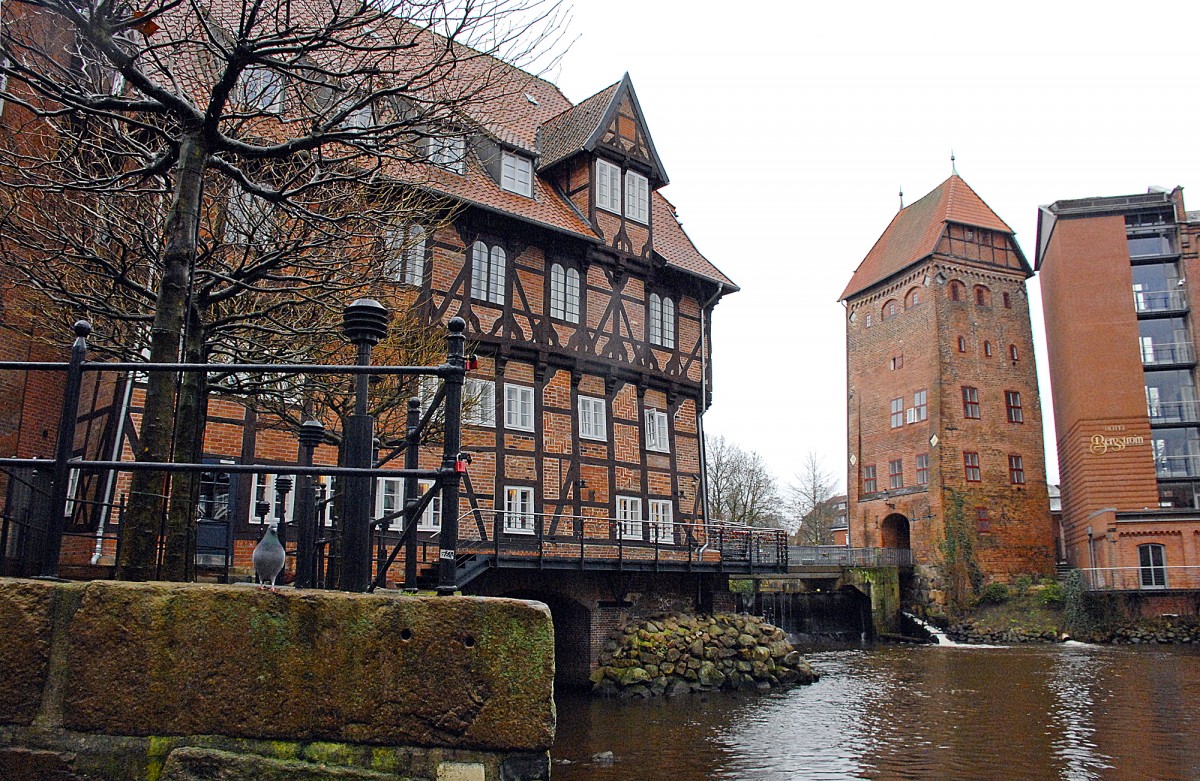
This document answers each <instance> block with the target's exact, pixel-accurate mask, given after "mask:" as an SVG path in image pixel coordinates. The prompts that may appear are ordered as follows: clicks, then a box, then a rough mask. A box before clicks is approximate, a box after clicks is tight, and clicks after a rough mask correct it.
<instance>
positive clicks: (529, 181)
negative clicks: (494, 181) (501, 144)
mask: <svg viewBox="0 0 1200 781" xmlns="http://www.w3.org/2000/svg"><path fill="white" fill-rule="evenodd" d="M500 187H501V188H502V189H505V190H508V191H509V192H510V193H516V194H517V195H524V196H525V197H526V198H532V197H533V162H532V161H531V160H530V159H529V158H528V157H523V156H521V155H516V154H513V153H512V152H504V153H502V154H501V155H500Z"/></svg>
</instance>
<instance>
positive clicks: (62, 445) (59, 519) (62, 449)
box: [41, 320, 92, 578]
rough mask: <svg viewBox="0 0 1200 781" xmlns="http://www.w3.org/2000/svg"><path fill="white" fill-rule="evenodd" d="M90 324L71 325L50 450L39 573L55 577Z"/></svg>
mask: <svg viewBox="0 0 1200 781" xmlns="http://www.w3.org/2000/svg"><path fill="white" fill-rule="evenodd" d="M91 332H92V324H91V323H89V322H88V321H86V320H79V321H77V322H76V323H75V343H74V344H73V345H72V346H71V361H70V365H69V366H68V368H67V384H66V388H65V389H64V390H63V405H62V417H61V418H60V419H59V422H58V442H57V445H56V447H55V449H54V484H53V485H54V493H53V495H52V496H51V500H50V523H49V526H48V528H47V529H46V540H45V545H44V547H43V548H42V567H41V574H42V575H43V576H44V577H51V578H53V577H58V557H59V554H60V553H62V535H63V529H64V527H65V525H66V521H67V518H66V516H67V499H68V497H67V483H68V482H70V475H71V468H70V464H69V461H70V459H71V451H72V450H73V449H74V448H75V421H76V419H77V418H78V417H79V393H80V391H81V390H82V388H83V362H84V361H85V360H87V337H88V335H89V334H91Z"/></svg>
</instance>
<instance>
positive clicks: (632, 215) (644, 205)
mask: <svg viewBox="0 0 1200 781" xmlns="http://www.w3.org/2000/svg"><path fill="white" fill-rule="evenodd" d="M625 216H626V217H628V218H629V219H631V220H633V221H634V222H640V223H642V224H643V225H645V224H647V223H649V222H650V182H649V181H648V180H647V179H646V177H644V176H642V175H641V174H639V173H634V172H633V171H629V172H627V173H626V174H625Z"/></svg>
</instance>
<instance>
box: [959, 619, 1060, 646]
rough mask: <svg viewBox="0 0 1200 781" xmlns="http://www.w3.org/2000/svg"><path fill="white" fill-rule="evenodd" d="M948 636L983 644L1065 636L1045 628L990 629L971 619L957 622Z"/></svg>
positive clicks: (1051, 640)
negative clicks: (976, 623)
mask: <svg viewBox="0 0 1200 781" xmlns="http://www.w3.org/2000/svg"><path fill="white" fill-rule="evenodd" d="M946 637H948V638H950V639H951V640H953V641H954V642H956V643H978V644H982V645H997V644H1003V645H1011V644H1012V643H1057V642H1060V641H1061V640H1063V639H1064V638H1063V637H1062V635H1060V634H1059V633H1058V632H1054V631H1050V630H1045V629H1041V630H1039V629H1030V628H1023V627H1013V628H1011V629H989V628H985V627H979V626H976V625H975V624H974V623H972V622H971V621H964V622H962V623H960V624H955V625H954V626H951V627H950V628H949V629H947V630H946Z"/></svg>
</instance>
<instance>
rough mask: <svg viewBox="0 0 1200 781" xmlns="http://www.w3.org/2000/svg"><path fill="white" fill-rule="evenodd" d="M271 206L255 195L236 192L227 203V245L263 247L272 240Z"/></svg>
mask: <svg viewBox="0 0 1200 781" xmlns="http://www.w3.org/2000/svg"><path fill="white" fill-rule="evenodd" d="M271 230H272V225H271V209H270V205H269V204H268V203H267V202H266V201H264V200H263V199H262V198H258V197H256V196H255V195H254V193H251V192H247V191H246V190H241V189H238V190H235V191H233V192H232V193H230V195H229V200H228V201H226V202H225V231H224V236H223V238H224V240H225V243H226V244H233V245H240V246H249V247H254V246H261V245H263V244H265V243H267V242H268V241H269V240H270V238H271Z"/></svg>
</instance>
